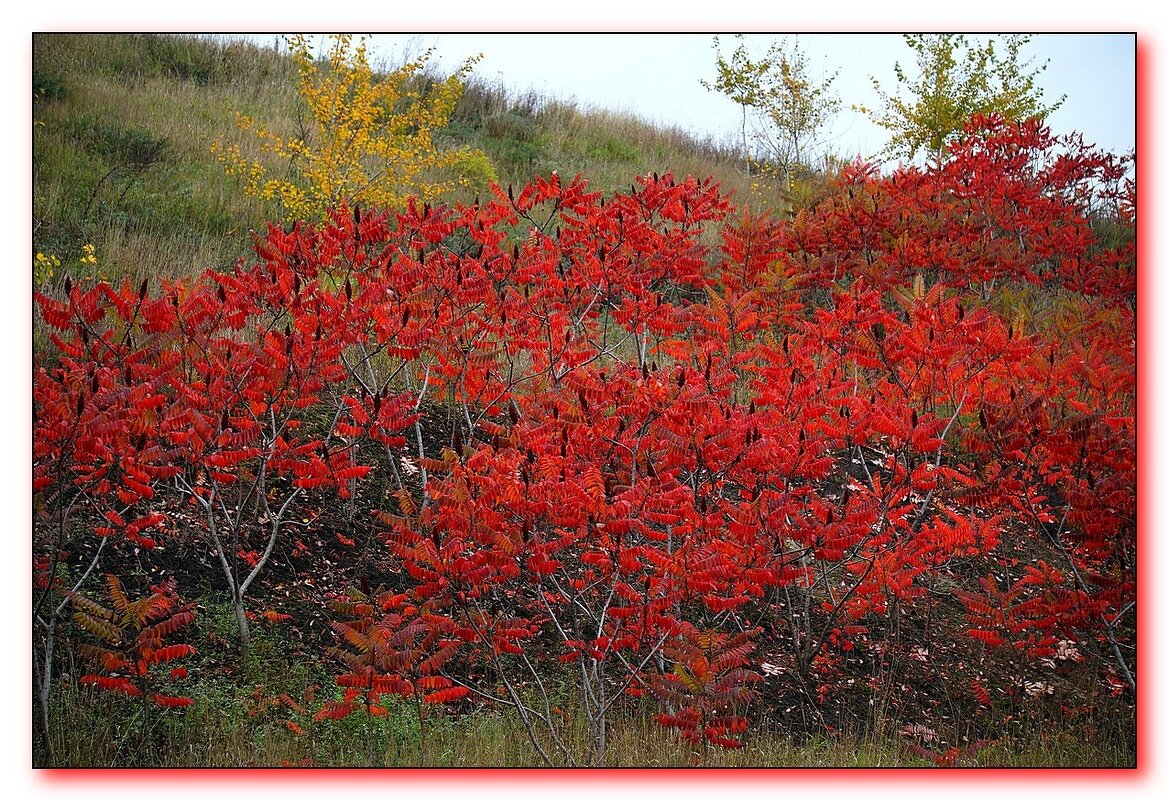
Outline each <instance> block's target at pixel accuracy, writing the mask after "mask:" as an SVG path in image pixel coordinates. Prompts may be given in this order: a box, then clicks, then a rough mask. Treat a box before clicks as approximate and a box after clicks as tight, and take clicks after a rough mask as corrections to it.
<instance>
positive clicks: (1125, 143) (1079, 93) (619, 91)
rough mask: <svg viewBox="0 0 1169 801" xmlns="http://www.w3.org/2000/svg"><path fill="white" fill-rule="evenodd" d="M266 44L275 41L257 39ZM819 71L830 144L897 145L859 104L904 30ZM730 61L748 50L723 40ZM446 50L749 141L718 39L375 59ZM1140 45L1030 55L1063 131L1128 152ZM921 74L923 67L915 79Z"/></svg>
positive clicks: (838, 43) (1047, 48) (404, 47)
mask: <svg viewBox="0 0 1169 801" xmlns="http://www.w3.org/2000/svg"><path fill="white" fill-rule="evenodd" d="M783 35H784V34H782V33H777V34H752V35H748V36H747V37H746V39H745V43H746V45H747V48H748V51H749V52H750V53H751V55H752V57H753V58H760V57H762V56H763V55H764V53H765V52H766V50H767V48H768V46H769V45H770V44H771V43H772V42H774V41H778V40H780V39H782V38H783ZM258 38H260V39H261V41H263V42H264V43H270V42H272V41H273V37H258ZM797 40H798V42H799V45H800V49H801V50H802V51H803V52H804V53H805V54H806V56H807V62H808V66H809V73H810V75H811V76H813V77H816V76H820V77H827V76H828V75H831V73H832V72H833V71H834V70H837V69H839V74H838V76H837V78H836V80H835V81H834V82H833V84H832V86H833V89H834V90H835V93H836V94H837V96H838V97H839V98H840V100H841V101H842V103H841V106H842V108H841V111H840V113H839V114H838V116H837V118H836V120H835V122H834V125H833V126H832V132H831V134H830V136H829V138H828V140H829V141H828V147H829V148H830V149H831V150H832V151H834V152H835V153H836V154H837V155H840V156H844V157H847V158H851V157H853V156H856V155H861V156H870V155H873V154H874V153H876V152H877V151H878V150H880V149H881V148H882V147H883V146H884V144H885V143H886V141H887V139H888V136H887V134H886V132H885V131H884V130H883V129H881V128H878V127H877V126H876V125H874V124H873V123H872V122H870V121H869V120H868V119H867V118H866V117H865V116H864V115H863V114H861V113H859V112H857V111H854V110H851V109H850V106H851V105H852V104H864V105H868V106H870V107H876V106H879V105H880V104H879V98H878V95H877V93H876V91H875V90H874V89H873V86H872V82H871V80H870V76H874V77H876V78H877V79H879V80H880V81H881V85H882V88H884V89H886V90H887V91H888V90H893V89H895V87H896V80H895V77H894V74H893V65H894V63H895V62H897V61H901V63H902V65H903V66H906V67H912V65H913V64H914V60H913V53H912V51H911V50H910V49H909V47H908V46H906V44H905V41H904V39H903V38H902V37H901V36H900V35H898V34H857V33H854V34H820V33H813V34H807V33H805V34H800V35H799V36H798V39H797ZM720 43H721V51H722V53H723V54H724V56H725V57H728V58H729V56H730V53H731V52H732V51H733V50H734V49H735V47H736V46H737V45H738V42H737V40H735V39H734V38H733V37H732V36H729V35H725V34H724V35H723V36H722V37H721V38H720ZM428 47H434V48H435V55H436V57H437V62H438V64H439V65H440V68H441V69H442V70H443V71H445V72H450V71H453V70H454V69H455V68H457V67H458V66H459V65H460V64H461V63H462V62H463V60H464V59H466V58H467V57H469V56H472V55H475V54H477V53H482V54H483V60H482V61H480V62H479V64H478V65H477V66H476V68H475V70H474V74H475V75H476V76H478V77H479V78H481V79H483V80H486V81H487V82H488V83H493V84H494V83H499V84H501V85H503V86H505V87H507V88H508V89H509V90H513V91H521V92H522V91H524V90H527V89H535V90H536V91H537V92H538V93H540V94H542V95H544V96H548V97H552V98H558V99H566V100H568V99H571V100H575V101H576V102H577V103H578V104H579V105H580V106H583V107H586V108H589V107H595V108H603V109H609V110H612V111H623V112H629V113H631V114H635V115H637V116H639V117H642V118H643V119H647V120H650V121H653V122H656V123H660V124H664V125H670V126H676V127H679V128H683V129H685V130H688V131H690V132H691V133H694V134H697V135H698V136H699V138H706V137H710V138H712V139H714V140H715V141H717V142H724V141H729V140H731V139H736V140H737V137H738V131H739V125H740V119H741V117H740V114H741V110H740V107H739V106H737V105H736V104H735V103H733V102H732V101H731V100H729V99H728V98H727V97H726V96H724V95H722V94H719V93H718V92H711V91H708V90H707V89H705V88H704V87H703V86H702V85H701V84H700V80H702V79H707V80H713V78H714V76H715V58H716V55H715V50H714V48H713V34H709V33H702V34H690V33H687V34H679V33H671V34H477V33H459V34H441V35H437V34H429V35H425V34H415V35H406V34H399V35H386V34H377V35H374V36H373V37H372V40H371V48H370V51H371V58H374V59H376V58H378V57H379V56H380V57H382V58H385V59H386V60H387V62H388V63H389V64H390V65H394V64H396V63H400V62H401V61H402V59H403V56H404V55H414V54H417V53H419V52H420V51H422V50H424V49H426V48H428ZM1135 56H1136V38H1135V37H1134V36H1133V35H1131V34H1111V35H1109V34H1058V35H1056V34H1041V35H1036V36H1035V37H1034V38H1033V39H1032V40H1031V42H1030V43H1029V44H1028V46H1027V47H1026V48H1025V49H1024V51H1023V57H1024V58H1025V59H1026V58H1029V59H1032V60H1033V64H1034V66H1040V65H1042V64H1043V63H1044V62H1045V61H1046V62H1047V64H1048V66H1047V69H1046V71H1044V72H1043V73H1042V74H1041V75H1040V76H1039V82H1040V86H1041V88H1042V89H1043V90H1044V100H1045V101H1046V102H1048V103H1052V102H1054V101H1055V100H1057V99H1058V98H1059V97H1060V96H1061V95H1067V99H1066V101H1065V102H1064V104H1063V106H1062V107H1061V108H1060V109H1058V110H1057V111H1056V112H1055V113H1054V114H1052V115H1051V117H1050V118H1049V120H1048V121H1049V123H1050V124H1051V126H1052V128H1053V129H1054V130H1055V131H1056V132H1057V133H1067V132H1070V131H1072V130H1076V131H1079V132H1081V133H1083V134H1084V137H1085V140H1086V141H1089V142H1094V143H1096V144H1098V145H1099V146H1100V147H1102V148H1104V149H1106V150H1112V151H1116V152H1128V151H1129V150H1131V149H1132V148H1133V147H1134V146H1135V142H1136V134H1135V119H1136V58H1135ZM911 74H912V72H911Z"/></svg>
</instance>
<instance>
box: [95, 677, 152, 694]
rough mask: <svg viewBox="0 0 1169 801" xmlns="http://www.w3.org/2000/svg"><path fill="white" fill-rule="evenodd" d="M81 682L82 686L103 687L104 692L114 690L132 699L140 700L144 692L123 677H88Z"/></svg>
mask: <svg viewBox="0 0 1169 801" xmlns="http://www.w3.org/2000/svg"><path fill="white" fill-rule="evenodd" d="M80 681H81V683H82V684H93V685H96V686H98V687H101V688H102V689H103V690H112V691H113V692H119V693H122V694H124V695H128V696H130V697H131V698H138V697H139V696H141V695H142V690H140V689H139V688H138V687H137V686H136V685H135V684H134V682H132V681H130V679H128V678H125V677H122V676H94V675H88V676H82V677H81V679H80Z"/></svg>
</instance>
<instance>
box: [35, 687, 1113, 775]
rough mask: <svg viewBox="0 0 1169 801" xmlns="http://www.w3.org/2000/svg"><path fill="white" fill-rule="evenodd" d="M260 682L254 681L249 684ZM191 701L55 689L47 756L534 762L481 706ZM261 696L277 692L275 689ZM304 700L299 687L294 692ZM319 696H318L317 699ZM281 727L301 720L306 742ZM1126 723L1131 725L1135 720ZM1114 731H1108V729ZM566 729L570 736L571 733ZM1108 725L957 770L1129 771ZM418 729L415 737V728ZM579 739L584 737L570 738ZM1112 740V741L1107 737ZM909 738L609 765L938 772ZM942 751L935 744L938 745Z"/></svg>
mask: <svg viewBox="0 0 1169 801" xmlns="http://www.w3.org/2000/svg"><path fill="white" fill-rule="evenodd" d="M256 686H259V685H256ZM196 689H197V690H198V695H197V700H196V703H195V704H194V705H193V706H191V707H188V708H187V709H185V710H182V711H175V710H171V711H158V710H155V711H152V712H151V717H150V718H149V719H145V718H144V716H143V710H142V708H141V707H140V705H138V704H136V703H133V702H131V701H127V700H124V699H120V698H114V697H112V696H110V695H109V694H96V693H94V692H93V691H90V690H88V689H78V688H66V689H62V690H61V691H60V692H59V694H58V698H57V703H56V718H57V720H58V724H57V725H56V726H55V727H54V734H53V758H52V759H51V760H49V759H44V757H43V755H42V759H43V762H38V764H40V765H41V766H50V765H51V766H58V767H142V766H154V767H259V766H272V767H278V766H282V765H312V766H316V767H370V766H374V767H527V766H539V765H540V764H542V763H541V761H540V759H539V757H538V755H537V754H536V752H535V750H534V749H533V748H532V746H531V744H530V743H529V742H528V739H527V736H526V734H525V732H524V730H523V727H522V726H521V725H520V724H519V722H518V721H517V720H516V719H515V718H514V717H513V716H510V715H507V714H504V713H503V712H500V711H492V710H488V709H480V710H478V711H475V712H474V713H472V714H467V715H454V714H447V715H444V714H442V710H437V709H425V710H424V718H423V721H422V725H421V729H420V726H419V720H418V717H417V713H416V710H415V709H414V707H413V706H412V705H410V704H409V703H406V702H397V703H390V704H388V708H389V712H390V714H389V715H387V716H386V717H378V718H370V717H368V716H365V715H364V714H363V713H359V714H355V715H352V716H350V717H349V718H346V719H345V720H342V721H329V720H325V721H319V722H316V723H311V722H310V721H309V720H308V716H307V715H301V716H297V715H296V714H294V713H293V712H291V711H290V710H289V709H288V708H286V707H280V706H278V705H268V706H265V705H263V704H261V703H260V702H258V701H257V700H256V697H255V696H254V695H253V685H248V684H246V683H238V682H235V681H233V680H231V679H216V680H213V681H205V682H202V683H200V684H199V685H198V686H197V688H196ZM262 692H263V693H266V694H270V695H274V691H273V690H272V689H271V688H267V687H265V688H264V689H263V690H262ZM289 694H290V695H292V696H293V697H294V698H300V699H303V687H302V688H301V689H300V691H295V690H294V691H292V692H290V693H289ZM319 697H324V696H319ZM287 720H296V721H299V724H300V725H301V726H302V728H303V729H304V730H305V733H304V734H303V735H298V734H295V733H293V731H291V730H290V729H289V728H287V726H286V725H285V721H287ZM1130 723H1131V722H1130ZM1112 725H1115V731H1104V730H1103V729H1104V728H1105V727H1108V726H1112ZM567 728H568V730H569V731H570V733H571V731H572V726H571V725H569V726H568V727H567ZM1122 728H1123V726H1122V722H1121V721H1116V722H1115V724H1109V723H1107V722H1105V723H1095V724H1088V725H1076V726H1072V725H1067V726H1064V727H1059V726H1050V725H1045V726H1042V727H1039V726H1036V727H1035V728H1034V729H1026V728H1022V727H1021V728H1020V729H1019V730H1018V731H1008V732H1007V733H1005V734H1003V735H1002V736H1000V737H999V738H998V739H997V740H996V741H995V742H993V743H990V744H988V745H986V746H985V747H983V748H981V749H977V750H975V751H974V753H972V754H970V755H969V756H967V757H964V758H963V759H961V760H959V762H958V763H957V764H958V766H961V767H1012V768H1037V767H1056V768H1068V767H1095V768H1126V767H1132V766H1133V765H1134V764H1135V753H1134V750H1133V748H1132V746H1131V744H1130V743H1128V742H1127V739H1126V737H1125V736H1124V735H1123V733H1122V732H1121V731H1120V730H1121V729H1122ZM420 731H421V732H422V733H423V738H422V739H420V737H419V732H420ZM577 734H581V732H577ZM1110 735H1115V736H1110ZM910 742H911V741H910V740H909V739H907V738H905V737H902V736H897V735H889V736H886V737H883V738H874V737H859V736H848V735H840V736H827V735H824V736H818V737H814V738H810V739H809V738H804V739H802V740H797V739H794V738H792V737H790V736H787V735H786V734H784V733H783V732H780V731H766V730H753V731H751V732H749V733H748V735H747V737H746V742H745V745H744V747H743V748H742V749H738V750H723V749H718V748H713V747H712V748H710V749H709V750H707V751H706V752H705V753H704V752H703V750H702V749H701V748H700V747H696V746H693V745H690V744H687V743H685V742H683V741H681V740H680V739H678V738H677V737H675V736H674V735H672V734H671V733H669V732H667V731H665V730H663V729H661V728H659V727H658V726H657V725H656V724H654V722H653V721H652V720H651V718H650V716H649V715H648V714H633V715H630V716H627V717H624V718H621V719H618V720H616V721H614V724H613V727H612V730H611V733H610V739H609V748H608V752H607V758H606V762H605V764H606V766H609V767H755V768H767V767H778V768H807V767H813V768H853V767H935V765H934V763H933V762H931V761H930V760H929V759H926V758H924V757H922V756H920V755H917V754H915V753H913V752H912V751H911V750H910V749H909V747H908V746H909V744H910ZM933 747H934V748H935V749H937V750H944V749H943V748H941V747H940V746H933Z"/></svg>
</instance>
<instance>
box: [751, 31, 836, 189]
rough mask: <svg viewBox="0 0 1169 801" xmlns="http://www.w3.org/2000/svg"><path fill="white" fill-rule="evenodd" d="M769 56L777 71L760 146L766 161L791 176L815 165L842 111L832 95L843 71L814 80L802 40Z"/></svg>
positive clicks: (769, 86) (784, 44)
mask: <svg viewBox="0 0 1169 801" xmlns="http://www.w3.org/2000/svg"><path fill="white" fill-rule="evenodd" d="M768 53H769V55H770V56H771V58H772V62H773V64H774V65H775V70H774V72H773V74H772V75H771V76H768V77H769V78H771V80H770V81H769V82H768V84H767V87H766V92H765V94H764V96H763V101H762V103H761V105H760V111H761V112H762V114H763V123H764V124H763V125H762V126H760V130H759V143H760V144H761V146H762V147H763V155H764V157H765V158H766V159H768V160H769V161H770V162H772V163H773V164H774V165H775V166H776V168H777V169H778V170H779V171H780V172H781V173H782V174H783V175H789V174H790V172H791V170H792V168H793V167H795V166H797V165H805V166H806V165H808V164H809V163H810V162H811V160H812V155H813V153H812V151H813V149H814V148H816V147H817V145H818V144H819V137H820V135H821V134H822V132H823V131H824V129H825V127H826V126H827V125H828V123H829V121H830V120H831V119H832V118H833V117H834V116H835V115H836V113H837V112H838V111H839V110H840V98H839V97H837V96H836V95H835V94H834V93H833V92H832V82H833V81H835V80H836V76H837V75H839V74H840V70H836V71H835V72H833V73H832V74H831V75H828V76H827V77H826V78H824V79H823V80H820V81H816V80H815V79H813V78H812V77H811V75H810V74H809V68H808V58H807V55H806V54H805V53H804V52H803V51H802V50H801V49H800V44H799V41H798V40H792V41H791V42H790V43H789V42H788V40H787V39H784V40H783V41H782V42H780V43H779V44H778V45H772V48H771V50H769V51H768Z"/></svg>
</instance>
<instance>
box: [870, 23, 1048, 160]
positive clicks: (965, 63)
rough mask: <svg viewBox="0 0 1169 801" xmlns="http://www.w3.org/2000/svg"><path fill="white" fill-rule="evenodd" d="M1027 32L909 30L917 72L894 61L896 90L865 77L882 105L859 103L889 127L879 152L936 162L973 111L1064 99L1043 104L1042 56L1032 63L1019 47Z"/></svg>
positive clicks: (1019, 110)
mask: <svg viewBox="0 0 1169 801" xmlns="http://www.w3.org/2000/svg"><path fill="white" fill-rule="evenodd" d="M1031 38H1032V37H1031V36H1029V35H1022V34H1013V35H1010V36H1004V37H990V38H988V39H987V40H986V41H985V42H984V43H983V44H981V45H980V44H978V43H975V42H971V41H969V40H967V38H966V37H965V36H964V35H962V34H954V33H935V34H906V36H905V42H906V44H907V45H909V47H910V49H911V50H913V53H914V60H915V62H916V65H915V66H916V70H915V71H912V72H911V71H910V70H907V69H906V68H905V67H902V66H901V64H900V62H898V63H896V64H894V65H893V72H894V75H895V76H896V78H897V90H896V91H895V92H894V93H892V94H890V93H889V92H886V91H885V90H884V88H883V87H882V86H881V82H880V81H879V80H877V78H875V77H872V76H870V78H871V80H872V82H873V88H874V89H876V91H877V94H878V95H879V96H880V98H881V104H882V108H881V109H879V110H877V109H870V108H867V107H865V106H858V107H857V108H858V109H859V110H860V111H862V112H864V113H866V114H868V115H869V116H870V117H871V118H872V120H873V121H874V122H875V123H877V124H878V125H880V126H881V127H883V128H885V129H887V130H888V131H890V132H891V133H892V138H891V139H890V141H889V144H888V145H887V146H886V148H885V151H884V154H885V155H888V156H906V157H908V158H910V159H913V158H915V157H916V156H917V154H918V153H919V152H921V151H923V150H924V151H925V152H926V153H927V154H928V155H929V156H932V157H933V158H935V159H937V160H938V161H939V162H940V161H942V159H943V158H944V157H945V152H946V146H947V145H948V144H949V143H950V142H951V141H953V140H954V139H955V137H957V136H958V135H959V134H960V133H961V132H962V129H963V127H964V126H965V124H966V122H967V120H969V119H970V117H971V116H973V115H975V114H998V115H1001V116H1003V117H1005V118H1007V119H1012V120H1024V119H1029V118H1031V117H1041V118H1043V117H1046V116H1047V115H1048V114H1050V113H1051V112H1053V111H1055V110H1056V109H1057V108H1059V106H1060V105H1061V104H1062V103H1063V101H1064V98H1063V97H1061V98H1060V99H1059V100H1057V101H1056V102H1055V103H1054V104H1052V105H1050V106H1049V105H1046V104H1044V102H1043V89H1041V88H1040V87H1039V86H1038V83H1037V79H1038V77H1039V76H1040V75H1041V74H1042V73H1043V72H1044V70H1046V69H1047V62H1046V61H1045V62H1044V63H1043V64H1040V65H1039V66H1033V60H1032V59H1023V57H1022V55H1021V51H1022V49H1023V47H1024V46H1026V45H1027V43H1028V42H1030V41H1031Z"/></svg>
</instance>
